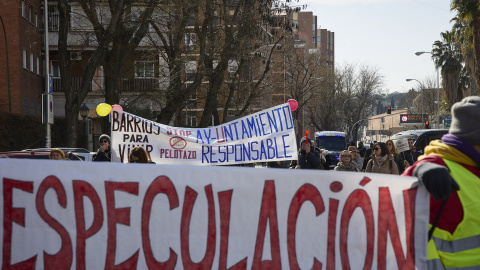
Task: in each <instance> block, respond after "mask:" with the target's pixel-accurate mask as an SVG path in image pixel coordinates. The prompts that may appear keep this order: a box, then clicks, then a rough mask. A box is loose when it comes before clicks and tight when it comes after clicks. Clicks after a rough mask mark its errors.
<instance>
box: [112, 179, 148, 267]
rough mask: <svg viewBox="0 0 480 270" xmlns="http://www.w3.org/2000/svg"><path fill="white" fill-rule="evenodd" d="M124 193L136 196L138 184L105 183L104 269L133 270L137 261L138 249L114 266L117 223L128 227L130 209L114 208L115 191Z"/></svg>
mask: <svg viewBox="0 0 480 270" xmlns="http://www.w3.org/2000/svg"><path fill="white" fill-rule="evenodd" d="M116 190H120V191H125V192H128V193H130V194H133V195H138V182H125V183H121V182H111V181H106V182H105V194H106V197H107V224H108V240H107V257H106V259H105V269H135V268H136V267H137V261H138V251H139V250H140V249H138V250H137V251H136V252H135V254H133V255H132V256H131V257H130V258H128V259H127V260H125V261H124V262H122V263H120V264H118V265H115V250H116V249H117V223H120V224H123V225H126V226H130V208H127V207H126V208H115V191H116Z"/></svg>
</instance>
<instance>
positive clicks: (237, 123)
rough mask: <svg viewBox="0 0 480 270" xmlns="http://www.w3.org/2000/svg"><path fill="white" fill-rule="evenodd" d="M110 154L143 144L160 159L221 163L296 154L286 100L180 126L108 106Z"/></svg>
mask: <svg viewBox="0 0 480 270" xmlns="http://www.w3.org/2000/svg"><path fill="white" fill-rule="evenodd" d="M111 129H112V132H111V134H112V138H111V139H112V140H111V142H112V143H111V147H112V160H113V161H117V162H123V163H127V162H128V153H129V152H130V150H131V149H133V148H134V147H136V146H142V147H143V148H145V150H147V152H148V153H149V154H150V157H151V159H152V161H154V162H155V163H162V164H194V165H222V164H225V165H227V164H241V163H254V162H268V161H277V160H279V161H281V160H292V159H295V160H296V159H297V142H296V139H295V130H294V126H293V118H292V114H291V111H290V106H289V105H288V103H287V104H283V105H279V106H276V107H273V108H270V109H267V110H263V111H261V112H257V113H255V114H251V115H249V116H246V117H242V118H239V119H236V120H234V121H231V122H228V123H225V124H223V125H220V126H214V127H209V128H179V127H172V126H167V125H163V124H159V123H156V122H153V121H150V120H147V119H144V118H141V117H138V116H135V115H132V114H129V113H126V112H123V111H118V110H112V123H111Z"/></svg>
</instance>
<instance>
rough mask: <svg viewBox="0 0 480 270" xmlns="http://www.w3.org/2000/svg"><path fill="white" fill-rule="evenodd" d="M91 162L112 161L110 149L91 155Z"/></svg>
mask: <svg viewBox="0 0 480 270" xmlns="http://www.w3.org/2000/svg"><path fill="white" fill-rule="evenodd" d="M93 161H112V152H111V151H110V148H108V149H107V150H105V152H100V150H98V151H97V153H96V154H95V155H93Z"/></svg>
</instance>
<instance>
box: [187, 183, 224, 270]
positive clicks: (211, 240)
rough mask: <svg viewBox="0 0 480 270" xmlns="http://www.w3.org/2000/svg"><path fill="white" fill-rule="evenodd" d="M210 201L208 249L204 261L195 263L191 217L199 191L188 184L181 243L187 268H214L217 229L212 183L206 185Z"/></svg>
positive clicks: (206, 192)
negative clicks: (191, 236)
mask: <svg viewBox="0 0 480 270" xmlns="http://www.w3.org/2000/svg"><path fill="white" fill-rule="evenodd" d="M205 194H206V195H207V202H208V232H207V233H208V235H207V250H206V252H205V256H204V257H203V259H202V261H201V262H199V263H194V262H193V261H192V259H191V257H190V243H189V236H190V219H191V218H192V210H193V205H194V204H195V200H196V198H197V192H195V191H194V190H193V189H191V188H190V187H188V186H187V188H186V189H185V201H184V203H183V211H182V224H181V228H180V239H181V240H180V243H181V246H182V247H181V249H182V261H183V267H184V268H185V269H212V264H213V259H214V257H215V242H216V234H217V229H216V227H215V204H214V202H213V192H212V185H208V186H206V187H205Z"/></svg>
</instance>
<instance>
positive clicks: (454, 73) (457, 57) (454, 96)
mask: <svg viewBox="0 0 480 270" xmlns="http://www.w3.org/2000/svg"><path fill="white" fill-rule="evenodd" d="M440 36H441V37H442V41H440V40H437V41H435V42H434V43H433V50H432V58H433V60H434V62H435V66H436V67H437V68H440V70H441V73H442V79H443V80H442V86H443V89H445V93H446V99H447V102H448V103H449V104H450V105H453V104H454V103H455V102H457V101H460V100H461V99H462V98H463V91H462V88H461V87H460V74H461V71H462V68H463V57H462V52H461V50H460V49H459V47H458V46H457V44H456V42H455V35H454V34H453V33H452V32H449V31H446V32H443V33H440Z"/></svg>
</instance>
